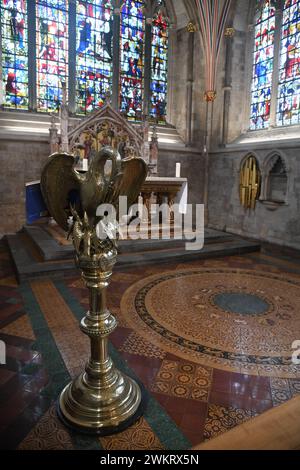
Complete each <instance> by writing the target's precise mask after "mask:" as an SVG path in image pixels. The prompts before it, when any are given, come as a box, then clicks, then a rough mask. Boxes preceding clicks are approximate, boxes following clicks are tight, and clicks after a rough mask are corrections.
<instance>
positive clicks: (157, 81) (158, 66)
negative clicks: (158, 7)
mask: <svg viewBox="0 0 300 470" xmlns="http://www.w3.org/2000/svg"><path fill="white" fill-rule="evenodd" d="M167 72H168V23H167V20H166V19H165V18H164V17H163V16H162V14H158V15H156V17H155V18H154V20H153V23H152V41H151V111H150V114H151V116H152V117H154V118H156V119H157V120H158V121H164V120H165V117H166V106H167Z"/></svg>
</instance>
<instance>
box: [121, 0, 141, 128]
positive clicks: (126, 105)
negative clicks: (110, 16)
mask: <svg viewBox="0 0 300 470" xmlns="http://www.w3.org/2000/svg"><path fill="white" fill-rule="evenodd" d="M143 6H144V2H142V1H140V0H137V1H135V0H125V1H124V3H123V6H122V9H121V44H120V49H121V61H120V109H121V112H123V113H124V114H126V116H127V117H128V118H129V119H133V120H136V119H140V118H141V117H142V109H143V77H144V30H145V18H144V15H143Z"/></svg>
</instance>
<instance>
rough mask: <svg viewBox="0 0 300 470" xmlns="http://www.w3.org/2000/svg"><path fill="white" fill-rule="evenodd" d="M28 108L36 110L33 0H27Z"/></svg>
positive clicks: (34, 13) (34, 15)
mask: <svg viewBox="0 0 300 470" xmlns="http://www.w3.org/2000/svg"><path fill="white" fill-rule="evenodd" d="M27 9H28V10H27V11H28V25H32V27H28V109H29V111H36V110H37V102H36V12H35V2H28V6H27Z"/></svg>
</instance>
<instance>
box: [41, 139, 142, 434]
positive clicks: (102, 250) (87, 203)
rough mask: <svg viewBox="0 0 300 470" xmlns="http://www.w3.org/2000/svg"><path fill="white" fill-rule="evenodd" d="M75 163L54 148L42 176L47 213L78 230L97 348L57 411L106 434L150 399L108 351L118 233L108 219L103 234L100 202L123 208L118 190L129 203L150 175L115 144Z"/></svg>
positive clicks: (87, 320) (86, 326) (86, 322)
mask: <svg viewBox="0 0 300 470" xmlns="http://www.w3.org/2000/svg"><path fill="white" fill-rule="evenodd" d="M108 162H110V164H108V165H107V163H108ZM74 166H75V159H74V157H73V156H72V155H70V154H66V153H55V154H53V155H51V156H50V157H49V159H48V161H47V162H46V164H45V166H44V168H43V171H42V176H41V190H42V193H43V197H44V199H45V202H46V205H47V207H48V210H49V213H50V214H51V216H52V217H53V218H54V219H55V220H56V222H57V223H58V225H59V226H60V227H62V228H63V229H64V230H66V231H69V235H71V236H72V239H73V244H74V248H75V259H76V264H77V266H78V267H79V268H80V269H81V272H82V278H83V280H84V282H85V285H86V287H87V288H88V289H89V302H90V306H89V311H88V312H87V314H86V316H85V317H84V318H83V319H82V320H81V323H80V328H81V330H82V332H83V333H85V334H86V335H88V336H89V338H90V342H91V356H90V359H89V361H88V362H87V364H86V367H85V370H84V371H83V372H82V373H81V374H80V375H79V376H78V377H77V378H75V379H74V380H73V381H72V382H70V383H69V384H68V385H67V386H66V387H65V388H64V390H63V391H62V392H61V395H60V398H59V404H58V414H59V417H60V418H61V419H62V421H63V422H64V423H65V424H66V425H68V426H70V427H72V428H74V429H77V430H79V431H83V432H87V433H96V434H99V435H107V434H112V433H114V432H119V431H121V430H123V429H125V428H126V427H127V426H129V425H130V424H131V423H133V422H134V421H135V420H136V419H138V418H139V417H140V416H141V414H142V412H143V409H144V405H145V399H144V394H143V392H142V389H141V387H140V386H139V385H138V384H137V382H136V381H135V380H134V379H132V378H131V377H128V376H127V375H125V374H123V373H122V372H121V371H119V370H118V369H116V367H115V366H114V364H113V361H112V359H111V358H110V356H109V354H108V336H109V334H110V333H111V332H112V331H113V330H114V329H115V328H116V326H117V321H116V319H115V318H114V316H113V315H112V314H111V313H110V312H109V310H108V309H107V305H106V289H107V286H108V285H109V282H110V277H111V275H112V269H113V266H114V264H115V263H116V258H117V246H116V238H117V237H112V236H111V233H110V232H109V230H108V231H107V232H105V225H104V224H103V226H104V233H107V236H106V237H101V239H100V238H99V236H98V235H97V225H98V224H99V223H100V224H101V223H103V217H101V216H97V209H98V208H99V206H100V205H101V204H111V205H112V206H113V207H114V208H115V209H116V210H117V209H118V201H119V196H127V198H128V199H127V202H128V206H129V207H130V205H131V204H132V203H134V202H135V201H136V199H137V197H138V195H139V192H140V188H141V186H142V184H143V183H144V181H145V178H146V176H147V165H146V163H145V162H144V160H143V159H141V158H134V157H132V158H125V159H123V160H122V159H121V157H120V155H119V153H118V152H117V151H116V150H113V149H112V148H111V147H103V148H102V150H101V151H100V152H98V154H97V155H96V156H95V157H94V159H93V161H92V163H91V165H90V167H89V169H88V171H87V172H86V173H84V174H82V173H79V172H78V171H76V170H75V168H74ZM107 166H108V167H109V168H107ZM71 200H72V201H73V202H70V201H71ZM70 216H73V220H72V223H71V225H70V226H69V224H68V218H69V217H70Z"/></svg>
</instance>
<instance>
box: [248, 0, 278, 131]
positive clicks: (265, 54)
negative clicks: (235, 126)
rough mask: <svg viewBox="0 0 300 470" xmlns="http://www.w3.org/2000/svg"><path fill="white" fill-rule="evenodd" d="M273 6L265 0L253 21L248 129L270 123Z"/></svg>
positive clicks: (266, 125) (265, 125) (261, 127)
mask: <svg viewBox="0 0 300 470" xmlns="http://www.w3.org/2000/svg"><path fill="white" fill-rule="evenodd" d="M274 31H275V8H274V6H273V5H272V2H271V1H269V0H267V1H265V3H264V6H263V8H262V9H261V11H260V14H259V16H258V18H257V20H256V23H255V32H254V34H255V45H254V54H253V55H254V60H253V73H252V87H251V117H250V129H252V130H255V129H265V128H267V127H269V123H270V107H271V92H272V73H273V59H274Z"/></svg>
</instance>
